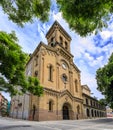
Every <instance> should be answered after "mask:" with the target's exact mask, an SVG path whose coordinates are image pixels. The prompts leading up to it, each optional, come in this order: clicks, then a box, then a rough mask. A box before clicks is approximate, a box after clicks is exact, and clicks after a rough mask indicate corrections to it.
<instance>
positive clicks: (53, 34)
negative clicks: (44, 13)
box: [46, 21, 71, 52]
mask: <svg viewBox="0 0 113 130" xmlns="http://www.w3.org/2000/svg"><path fill="white" fill-rule="evenodd" d="M46 38H47V41H48V45H49V46H51V47H55V45H56V44H59V45H60V46H61V47H63V48H64V49H65V50H66V51H68V52H70V42H71V37H70V36H69V34H68V33H67V32H66V31H65V30H64V29H63V27H62V26H61V25H60V24H59V23H58V22H57V21H55V22H54V23H53V25H52V27H51V28H50V29H49V31H48V32H47V34H46Z"/></svg>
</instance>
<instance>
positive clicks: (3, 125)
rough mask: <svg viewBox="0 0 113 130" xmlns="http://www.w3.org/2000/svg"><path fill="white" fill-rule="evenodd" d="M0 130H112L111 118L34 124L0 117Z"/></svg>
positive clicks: (112, 122) (112, 119)
mask: <svg viewBox="0 0 113 130" xmlns="http://www.w3.org/2000/svg"><path fill="white" fill-rule="evenodd" d="M0 130H113V118H101V119H93V120H89V119H87V120H63V121H42V122H36V121H26V120H18V119H11V118H6V117H4V118H3V117H0Z"/></svg>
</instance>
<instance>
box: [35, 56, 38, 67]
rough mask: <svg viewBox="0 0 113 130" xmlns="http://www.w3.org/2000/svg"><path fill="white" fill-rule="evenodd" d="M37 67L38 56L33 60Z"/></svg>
mask: <svg viewBox="0 0 113 130" xmlns="http://www.w3.org/2000/svg"><path fill="white" fill-rule="evenodd" d="M37 65H38V56H36V58H35V66H37Z"/></svg>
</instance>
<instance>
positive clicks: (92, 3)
mask: <svg viewBox="0 0 113 130" xmlns="http://www.w3.org/2000/svg"><path fill="white" fill-rule="evenodd" d="M51 2H55V1H52V0H0V5H1V6H2V9H3V11H4V12H5V13H6V14H8V17H9V19H10V20H12V21H13V22H14V23H17V24H18V25H20V26H24V23H26V22H33V19H34V18H38V19H40V20H41V21H43V22H44V21H46V20H48V17H49V11H50V6H51ZM56 2H57V5H58V8H59V9H60V11H61V12H62V15H63V17H64V19H65V20H66V21H67V22H68V24H69V26H70V28H71V29H72V30H74V31H75V32H77V33H78V34H80V35H81V36H86V35H90V34H91V33H93V32H94V31H95V33H97V32H98V31H99V30H101V29H102V28H103V27H107V21H109V20H110V16H111V14H113V4H112V3H113V2H112V0H56Z"/></svg>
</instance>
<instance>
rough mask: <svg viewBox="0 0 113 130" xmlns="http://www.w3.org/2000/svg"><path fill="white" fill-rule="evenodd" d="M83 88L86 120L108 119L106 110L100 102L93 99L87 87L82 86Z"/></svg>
mask: <svg viewBox="0 0 113 130" xmlns="http://www.w3.org/2000/svg"><path fill="white" fill-rule="evenodd" d="M82 87H83V93H82V95H83V100H84V102H83V106H84V107H83V108H84V118H97V117H106V108H105V106H102V105H101V104H99V102H98V100H97V99H96V98H94V97H91V91H90V89H89V87H88V86H87V85H82Z"/></svg>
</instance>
